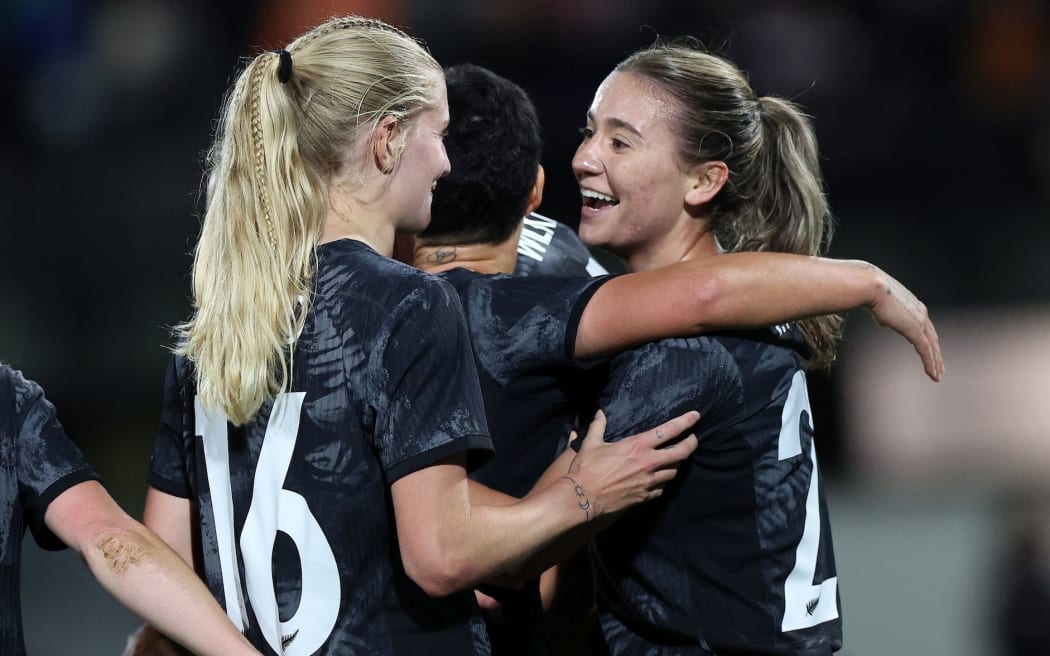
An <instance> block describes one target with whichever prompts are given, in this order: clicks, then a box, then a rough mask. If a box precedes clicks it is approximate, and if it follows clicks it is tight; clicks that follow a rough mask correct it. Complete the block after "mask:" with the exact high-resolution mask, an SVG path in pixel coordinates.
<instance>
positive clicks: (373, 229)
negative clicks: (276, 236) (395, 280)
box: [318, 191, 395, 257]
mask: <svg viewBox="0 0 1050 656" xmlns="http://www.w3.org/2000/svg"><path fill="white" fill-rule="evenodd" d="M330 193H331V198H330V200H329V203H328V212H327V213H326V214H325V220H324V227H323V228H322V230H321V238H320V240H319V242H318V243H320V244H324V243H327V242H330V241H335V240H337V239H355V240H357V241H360V242H363V243H365V244H368V245H369V246H371V247H372V248H373V249H374V250H375V251H376V252H377V253H380V254H381V255H385V256H387V257H390V256H391V255H392V254H393V252H394V234H395V227H394V224H393V222H392V221H390V220H388V219H384V217H383V216H382V215H381V213H379V212H377V211H376V208H374V207H372V206H371V205H370V204H367V203H361V202H359V201H357V200H356V199H354V198H352V197H350V196H349V195H348V194H344V193H339V192H338V191H330Z"/></svg>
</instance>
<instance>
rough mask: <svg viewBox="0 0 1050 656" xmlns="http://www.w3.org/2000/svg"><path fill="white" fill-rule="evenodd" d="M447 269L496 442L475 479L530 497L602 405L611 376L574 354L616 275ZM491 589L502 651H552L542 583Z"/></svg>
mask: <svg viewBox="0 0 1050 656" xmlns="http://www.w3.org/2000/svg"><path fill="white" fill-rule="evenodd" d="M441 275H442V276H443V277H445V278H446V279H447V280H448V281H449V282H451V283H452V284H453V286H454V287H455V288H456V291H457V292H459V295H460V299H461V301H462V303H463V309H464V311H465V312H466V316H467V325H468V329H469V331H470V336H471V339H472V341H473V345H474V354H475V357H476V359H477V365H478V375H479V377H480V379H481V390H482V395H483V396H484V399H485V411H486V414H487V416H488V421H489V428H490V430H491V432H492V439H493V443H494V444H495V447H496V452H495V454H494V455H493V457H492V458H491V459H490V460H489V461H487V462H485V463H484V464H482V465H481V466H480V467H479V468H478V469H476V470H475V471H474V472H472V473H471V478H473V479H475V480H477V481H479V482H481V483H484V484H485V485H487V486H488V487H491V488H493V489H495V490H499V491H501V492H505V493H507V494H510V495H513V496H516V497H521V496H524V495H525V494H526V493H528V491H529V490H530V489H531V488H532V486H533V484H535V482H536V481H537V479H539V477H540V476H541V475H542V474H543V472H544V471H545V470H546V469H547V467H548V466H549V465H550V464H551V462H553V461H554V459H555V458H556V457H557V456H558V454H559V453H560V452H561V449H562V448H563V447H564V442H565V439H566V437H567V436H568V433H569V430H570V429H571V428H572V426H573V425H574V423H575V420H576V416H577V413H578V412H579V409H580V407H590V406H591V405H592V404H593V402H594V397H595V396H596V395H597V393H598V391H600V389H601V383H602V382H604V378H598V377H597V375H596V373H595V371H594V369H593V367H591V366H589V365H586V364H583V363H580V362H577V360H576V358H575V357H574V352H575V349H576V332H577V328H578V326H579V321H580V316H581V315H582V314H583V309H584V307H586V305H587V303H588V301H590V299H591V296H592V295H593V294H594V292H596V291H597V290H598V288H599V287H600V286H601V285H602V284H604V283H605V282H606V281H607V280H608V279H609V278H586V277H584V278H579V277H577V278H558V277H553V276H532V277H528V278H523V277H518V276H514V277H511V276H505V275H498V276H489V275H483V274H480V273H476V272H473V271H468V270H466V269H453V270H451V271H448V272H445V273H443V274H441ZM483 590H484V592H486V593H487V594H489V595H491V596H493V597H495V598H496V599H498V600H499V602H500V604H501V605H502V607H503V611H502V613H500V614H498V615H490V614H486V616H485V617H486V624H487V627H488V629H489V634H490V636H491V638H492V647H493V653H494V654H495V655H496V656H501V655H506V654H540V653H544V651H543V648H542V646H541V644H540V643H541V636H540V634H539V628H540V622H541V617H542V609H541V607H540V599H539V589H538V586H536V585H535V584H533V585H528V586H525V588H524V589H522V590H508V589H506V588H498V587H495V586H486V587H484V588H483Z"/></svg>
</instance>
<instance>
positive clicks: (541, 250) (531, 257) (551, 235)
mask: <svg viewBox="0 0 1050 656" xmlns="http://www.w3.org/2000/svg"><path fill="white" fill-rule="evenodd" d="M607 273H609V272H608V271H607V270H606V269H605V267H603V266H602V265H601V263H600V262H598V260H596V259H594V257H593V256H592V255H591V252H590V251H589V250H587V246H586V245H584V243H583V242H582V241H580V238H579V236H577V234H576V232H575V231H574V230H573V229H572V228H570V227H569V226H567V225H565V224H564V223H562V222H561V221H556V220H555V219H550V218H547V217H545V216H543V215H541V214H537V213H535V212H533V213H532V214H529V215H528V216H526V217H525V220H524V225H523V226H522V228H521V234H519V235H518V256H517V260H516V262H515V264H514V275H516V276H536V275H541V276H566V277H569V276H571V277H575V276H602V275H605V274H607Z"/></svg>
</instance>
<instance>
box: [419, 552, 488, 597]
mask: <svg viewBox="0 0 1050 656" xmlns="http://www.w3.org/2000/svg"><path fill="white" fill-rule="evenodd" d="M402 558H403V561H404V565H405V573H406V574H407V575H408V577H409V578H410V579H412V581H413V582H415V584H416V585H418V586H419V587H420V588H421V589H422V590H423V592H425V593H427V594H428V595H429V596H431V597H447V596H448V595H450V594H453V593H456V592H459V591H460V590H464V589H466V588H468V587H470V586H471V585H473V584H474V583H475V582H476V576H475V573H474V571H473V568H472V567H470V566H469V564H468V563H467V562H466V559H464V558H462V557H461V556H459V555H457V554H455V553H454V552H452V551H450V550H445V549H435V550H433V552H432V553H429V554H422V555H416V556H414V557H407V556H405V555H403V556H402Z"/></svg>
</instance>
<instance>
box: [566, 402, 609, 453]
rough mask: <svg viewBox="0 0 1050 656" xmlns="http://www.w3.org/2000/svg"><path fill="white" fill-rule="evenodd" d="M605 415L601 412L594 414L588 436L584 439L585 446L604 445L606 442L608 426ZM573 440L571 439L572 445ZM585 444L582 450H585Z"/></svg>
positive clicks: (588, 427) (581, 446) (588, 428)
mask: <svg viewBox="0 0 1050 656" xmlns="http://www.w3.org/2000/svg"><path fill="white" fill-rule="evenodd" d="M606 423H607V422H606V419H605V413H604V412H602V411H601V410H599V411H598V412H596V413H595V414H594V419H592V420H591V423H590V425H589V426H587V434H586V435H585V436H584V437H583V444H587V443H589V442H591V443H595V442H596V443H599V444H600V443H602V442H604V441H605V426H606ZM571 440H572V438H570V443H571ZM583 444H581V445H580V448H581V449H582V448H583Z"/></svg>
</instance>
